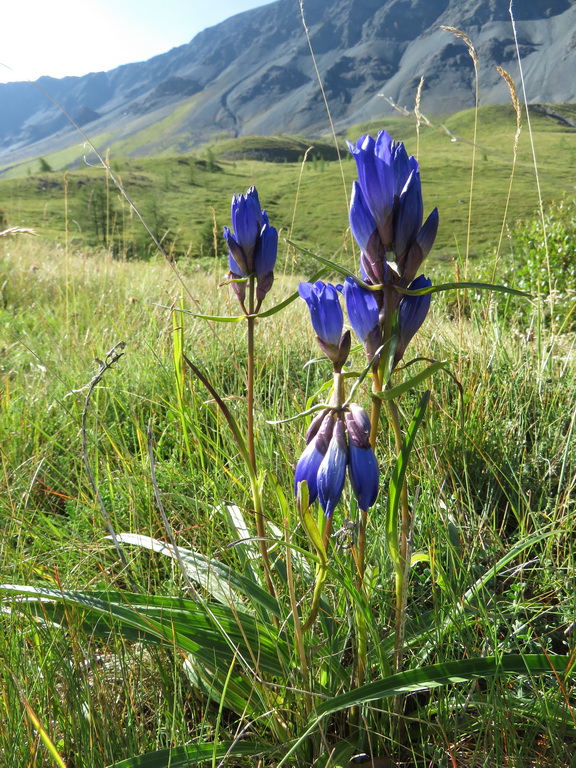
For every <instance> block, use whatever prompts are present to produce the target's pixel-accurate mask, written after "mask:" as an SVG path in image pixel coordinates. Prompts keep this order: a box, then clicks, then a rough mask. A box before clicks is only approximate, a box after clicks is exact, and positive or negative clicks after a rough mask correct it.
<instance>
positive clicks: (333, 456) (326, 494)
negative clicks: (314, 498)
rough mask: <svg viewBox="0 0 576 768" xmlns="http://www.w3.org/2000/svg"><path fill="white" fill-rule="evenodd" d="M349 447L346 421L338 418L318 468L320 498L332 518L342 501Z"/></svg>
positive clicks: (328, 515)
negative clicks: (345, 427)
mask: <svg viewBox="0 0 576 768" xmlns="http://www.w3.org/2000/svg"><path fill="white" fill-rule="evenodd" d="M347 464H348V448H347V446H346V431H345V429H344V423H343V422H342V421H341V419H338V421H337V422H336V424H335V425H334V432H333V433H332V439H331V440H330V445H329V446H328V450H327V451H326V455H325V456H324V458H323V459H322V463H321V464H320V468H319V470H318V485H317V488H318V498H319V500H320V504H321V506H322V509H323V510H324V515H325V516H326V517H328V518H331V517H332V515H333V514H334V510H335V509H336V506H337V505H338V502H339V501H340V497H341V496H342V491H343V489H344V482H345V480H346V465H347Z"/></svg>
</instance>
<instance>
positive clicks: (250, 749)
mask: <svg viewBox="0 0 576 768" xmlns="http://www.w3.org/2000/svg"><path fill="white" fill-rule="evenodd" d="M273 751H274V748H273V747H271V746H268V745H266V744H260V743H258V742H253V741H244V740H243V741H228V742H226V741H222V742H219V743H218V744H209V743H208V744H188V745H186V746H182V747H172V749H161V750H158V751H157V752H148V753H147V754H145V755H136V756H134V757H128V758H126V759H125V760H121V761H120V762H119V763H113V764H112V765H109V766H108V768H188V766H189V765H196V764H197V763H206V762H210V761H212V760H224V759H225V758H227V757H242V756H244V757H253V756H256V755H265V754H269V753H271V752H273Z"/></svg>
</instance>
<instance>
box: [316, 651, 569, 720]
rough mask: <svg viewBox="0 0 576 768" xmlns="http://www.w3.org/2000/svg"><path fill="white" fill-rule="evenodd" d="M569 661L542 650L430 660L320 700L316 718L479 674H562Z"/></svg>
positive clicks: (489, 675)
mask: <svg viewBox="0 0 576 768" xmlns="http://www.w3.org/2000/svg"><path fill="white" fill-rule="evenodd" d="M572 663H573V662H571V659H570V658H569V657H568V656H554V655H546V654H544V653H532V654H523V655H519V654H518V655H517V654H513V655H512V654H511V655H510V656H501V657H496V656H487V657H484V658H476V659H462V660H461V661H449V662H446V663H444V664H431V665H429V666H427V667H419V668H418V669H410V670H407V671H406V672H400V673H399V674H397V675H391V676H390V677H387V678H384V679H381V680H375V681H374V682H372V683H367V684H366V685H363V686H360V688H356V689H355V690H351V691H347V692H346V693H343V694H341V695H340V696H336V697H334V698H332V699H329V700H328V701H325V702H323V703H322V704H320V705H319V706H318V707H317V708H316V712H315V714H316V718H317V719H319V718H321V717H324V716H325V715H330V714H333V713H334V712H340V711H341V710H342V709H347V708H348V707H354V706H359V705H361V704H367V703H368V702H370V701H377V700H378V699H385V698H389V697H391V696H397V695H399V694H405V693H415V692H417V691H426V690H429V689H430V688H439V687H440V686H442V685H453V684H455V683H467V682H469V681H470V680H477V679H478V678H481V677H496V676H506V675H542V674H550V675H562V674H563V673H564V672H567V671H568V670H569V668H570V666H571V664H572Z"/></svg>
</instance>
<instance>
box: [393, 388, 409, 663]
mask: <svg viewBox="0 0 576 768" xmlns="http://www.w3.org/2000/svg"><path fill="white" fill-rule="evenodd" d="M388 413H389V418H390V423H391V425H392V429H393V431H394V440H395V443H396V452H397V453H398V455H400V452H401V451H402V444H403V438H402V430H401V428H400V418H399V416H398V408H397V406H396V403H395V402H394V401H393V400H389V401H388ZM400 500H401V504H402V521H401V530H400V563H398V564H397V565H395V571H396V621H395V640H394V671H395V672H401V671H402V654H403V644H404V643H403V636H404V621H405V618H406V617H405V613H406V611H405V597H404V595H405V589H404V582H405V579H406V562H407V550H408V539H409V536H410V530H411V526H412V515H411V513H410V505H409V503H408V484H407V483H406V479H404V480H403V481H402V490H401V494H400Z"/></svg>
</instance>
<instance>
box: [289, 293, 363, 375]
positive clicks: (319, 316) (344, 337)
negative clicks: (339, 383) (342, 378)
mask: <svg viewBox="0 0 576 768" xmlns="http://www.w3.org/2000/svg"><path fill="white" fill-rule="evenodd" d="M298 293H299V294H300V296H301V297H302V298H303V299H304V301H305V302H306V304H308V309H309V310H310V319H311V320H312V327H313V328H314V330H315V332H316V340H317V341H318V345H319V347H320V349H321V350H322V352H324V354H325V355H326V357H327V358H328V359H329V360H331V361H332V363H333V365H334V370H335V371H338V372H339V371H341V370H342V366H343V365H344V363H345V362H346V360H347V359H348V355H349V353H350V344H351V339H350V331H346V333H344V334H342V329H343V326H344V315H343V313H342V307H341V306H340V298H339V295H338V291H337V290H336V288H335V287H334V286H333V285H330V284H326V283H323V282H322V281H321V280H318V281H317V282H315V283H300V285H299V286H298Z"/></svg>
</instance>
